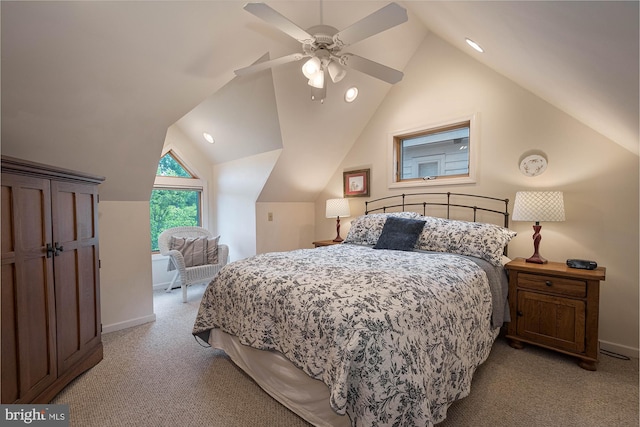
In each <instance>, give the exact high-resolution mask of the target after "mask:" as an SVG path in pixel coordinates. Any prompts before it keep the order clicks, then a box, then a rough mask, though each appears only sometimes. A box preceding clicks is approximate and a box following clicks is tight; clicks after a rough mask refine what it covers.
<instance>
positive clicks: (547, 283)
mask: <svg viewBox="0 0 640 427" xmlns="http://www.w3.org/2000/svg"><path fill="white" fill-rule="evenodd" d="M544 284H545V285H547V286H551V285H553V283H551V280H547V281H546V282H544Z"/></svg>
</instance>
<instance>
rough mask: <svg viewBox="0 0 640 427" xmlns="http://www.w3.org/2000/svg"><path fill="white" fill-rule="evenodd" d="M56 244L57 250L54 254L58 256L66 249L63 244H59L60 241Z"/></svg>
mask: <svg viewBox="0 0 640 427" xmlns="http://www.w3.org/2000/svg"><path fill="white" fill-rule="evenodd" d="M54 245H55V248H54V249H55V252H54V253H53V254H54V255H55V256H58V255H60V252H62V251H64V248H63V247H62V246H60V245H59V244H58V242H56V243H54Z"/></svg>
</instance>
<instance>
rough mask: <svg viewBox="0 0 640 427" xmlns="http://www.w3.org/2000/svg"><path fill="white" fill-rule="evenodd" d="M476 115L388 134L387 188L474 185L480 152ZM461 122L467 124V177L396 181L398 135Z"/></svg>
mask: <svg viewBox="0 0 640 427" xmlns="http://www.w3.org/2000/svg"><path fill="white" fill-rule="evenodd" d="M476 116H477V114H469V115H466V116H459V117H455V118H452V119H447V120H443V121H441V122H437V123H431V124H427V125H422V126H417V127H414V128H410V129H401V130H397V131H394V132H391V133H389V135H388V145H387V147H388V149H387V183H388V185H387V187H388V188H389V189H395V188H420V187H422V188H424V187H432V186H438V185H455V184H475V183H476V182H477V179H476V177H477V173H478V157H479V156H478V153H479V152H480V138H479V131H478V123H477V117H476ZM462 122H469V148H468V149H469V173H468V175H467V176H455V177H447V176H439V177H437V178H436V179H422V180H413V181H396V177H397V167H398V158H397V150H396V148H395V138H396V137H398V136H400V135H407V134H412V133H419V132H425V131H429V130H435V129H438V128H443V127H447V126H452V125H456V124H458V123H462Z"/></svg>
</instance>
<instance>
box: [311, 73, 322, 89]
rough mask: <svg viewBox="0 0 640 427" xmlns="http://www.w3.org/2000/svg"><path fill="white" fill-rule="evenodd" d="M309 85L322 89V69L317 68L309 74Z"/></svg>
mask: <svg viewBox="0 0 640 427" xmlns="http://www.w3.org/2000/svg"><path fill="white" fill-rule="evenodd" d="M309 86H312V87H315V88H317V89H322V88H323V87H324V70H322V69H320V70H318V71H317V72H316V73H315V74H314V75H313V76H311V78H309Z"/></svg>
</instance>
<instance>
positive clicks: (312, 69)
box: [302, 56, 322, 80]
mask: <svg viewBox="0 0 640 427" xmlns="http://www.w3.org/2000/svg"><path fill="white" fill-rule="evenodd" d="M321 66H322V64H321V63H320V59H319V58H317V57H315V56H314V57H313V58H311V59H309V60H308V61H307V62H305V63H304V65H302V74H304V76H305V77H306V78H308V79H309V80H311V79H313V78H314V76H315V75H316V74H317V73H318V71H320V68H321Z"/></svg>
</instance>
